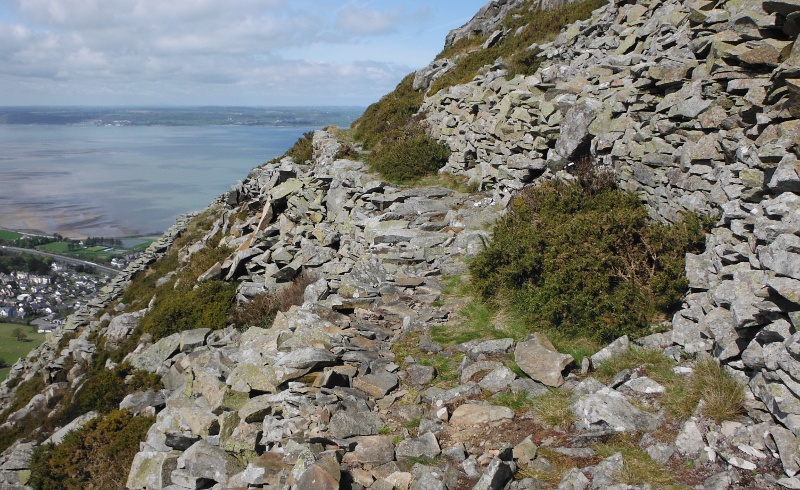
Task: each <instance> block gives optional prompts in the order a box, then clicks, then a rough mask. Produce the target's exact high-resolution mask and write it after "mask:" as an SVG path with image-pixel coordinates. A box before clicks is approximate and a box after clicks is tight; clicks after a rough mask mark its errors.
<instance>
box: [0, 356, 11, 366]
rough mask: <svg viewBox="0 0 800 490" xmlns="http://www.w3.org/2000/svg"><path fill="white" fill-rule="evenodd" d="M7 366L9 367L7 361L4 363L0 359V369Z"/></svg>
mask: <svg viewBox="0 0 800 490" xmlns="http://www.w3.org/2000/svg"><path fill="white" fill-rule="evenodd" d="M8 366H10V364H9V363H8V361H6V360H5V359H4V358H2V357H0V368H7V367H8Z"/></svg>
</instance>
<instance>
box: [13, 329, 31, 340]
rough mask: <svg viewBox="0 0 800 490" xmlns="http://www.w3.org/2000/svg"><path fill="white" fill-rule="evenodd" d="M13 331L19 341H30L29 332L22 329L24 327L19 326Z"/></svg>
mask: <svg viewBox="0 0 800 490" xmlns="http://www.w3.org/2000/svg"><path fill="white" fill-rule="evenodd" d="M12 333H13V334H14V337H15V338H16V339H17V342H27V341H28V334H26V333H25V331H24V330H22V328H20V327H17V328H15V329H14V331H13V332H12Z"/></svg>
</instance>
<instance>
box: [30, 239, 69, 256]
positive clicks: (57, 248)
mask: <svg viewBox="0 0 800 490" xmlns="http://www.w3.org/2000/svg"><path fill="white" fill-rule="evenodd" d="M68 247H69V244H67V242H51V243H45V244H44V245H39V246H38V247H36V250H41V251H42V252H50V253H54V254H63V253H67V252H72V250H70V249H69V248H68Z"/></svg>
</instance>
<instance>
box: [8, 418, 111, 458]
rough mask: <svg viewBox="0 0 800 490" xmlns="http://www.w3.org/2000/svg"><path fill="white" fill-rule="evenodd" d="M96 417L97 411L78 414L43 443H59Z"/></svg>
mask: <svg viewBox="0 0 800 490" xmlns="http://www.w3.org/2000/svg"><path fill="white" fill-rule="evenodd" d="M96 417H97V412H95V411H91V412H88V413H85V414H83V415H79V416H78V417H76V418H75V419H74V420H73V421H72V422H70V423H68V424H67V425H65V426H64V427H62V428H60V429H58V430H57V431H55V432H54V433H53V435H52V436H50V437H48V438H47V439H46V440H45V441H44V444H55V445H59V444H61V443H62V442H63V441H64V437H65V436H66V435H67V434H69V433H70V432H72V431H75V430H79V429H80V428H81V427H83V426H84V425H86V424H88V423H89V421H91V420H94V419H95V418H96ZM3 469H6V468H3Z"/></svg>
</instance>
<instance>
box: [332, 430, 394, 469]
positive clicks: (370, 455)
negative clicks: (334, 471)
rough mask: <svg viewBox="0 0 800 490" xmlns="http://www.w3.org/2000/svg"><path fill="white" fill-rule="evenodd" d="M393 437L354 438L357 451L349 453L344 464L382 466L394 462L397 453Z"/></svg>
mask: <svg viewBox="0 0 800 490" xmlns="http://www.w3.org/2000/svg"><path fill="white" fill-rule="evenodd" d="M392 439H393V437H392V436H364V437H354V438H352V439H351V440H352V441H354V442H355V443H356V448H355V450H353V451H351V452H349V453H347V454H346V455H345V457H344V460H343V462H344V463H359V464H372V465H380V464H385V463H388V462H390V461H394V458H395V452H394V444H393V443H392Z"/></svg>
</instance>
